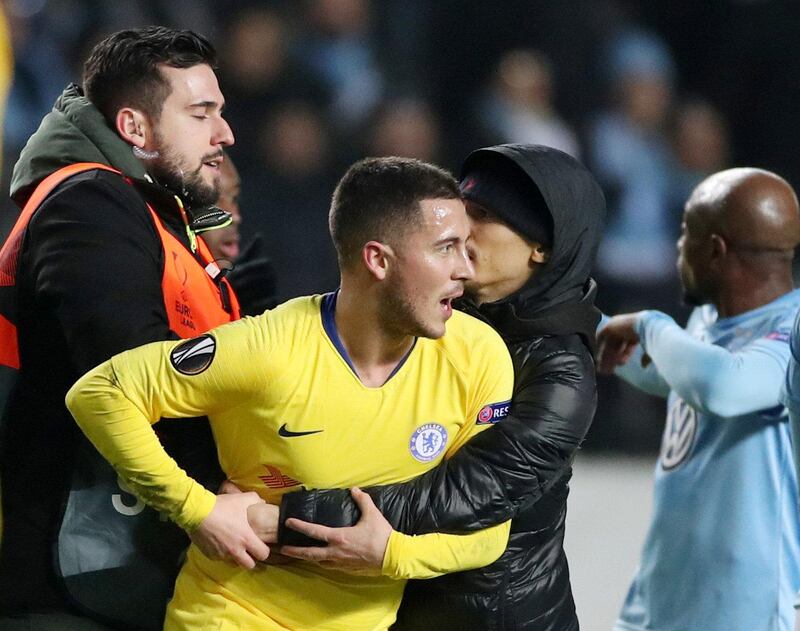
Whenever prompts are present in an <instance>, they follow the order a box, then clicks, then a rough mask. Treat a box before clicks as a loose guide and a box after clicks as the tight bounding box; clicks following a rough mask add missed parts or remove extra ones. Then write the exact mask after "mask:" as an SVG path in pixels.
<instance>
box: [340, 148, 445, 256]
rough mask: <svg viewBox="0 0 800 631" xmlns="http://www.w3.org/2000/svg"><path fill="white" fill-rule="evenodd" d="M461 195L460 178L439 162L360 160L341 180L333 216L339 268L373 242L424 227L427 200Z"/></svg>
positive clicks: (386, 159) (396, 159) (386, 240)
mask: <svg viewBox="0 0 800 631" xmlns="http://www.w3.org/2000/svg"><path fill="white" fill-rule="evenodd" d="M460 197H461V194H460V192H459V190H458V182H456V180H455V178H453V176H452V175H451V174H450V173H448V172H447V171H445V170H444V169H441V168H439V167H437V166H435V165H433V164H428V163H427V162H422V161H421V160H415V159H412V158H394V157H391V158H365V159H364V160H360V161H358V162H356V163H355V164H353V165H352V166H351V167H350V168H349V169H348V170H347V173H345V174H344V176H343V177H342V179H341V180H339V184H337V186H336V190H335V191H334V193H333V200H332V202H331V209H330V214H329V216H328V221H329V226H330V231H331V237H332V238H333V244H334V246H336V252H337V254H338V256H339V266H340V267H342V268H346V267H348V266H350V265H352V264H354V263H355V262H356V261H358V260H359V257H360V255H361V248H362V247H363V246H364V244H365V243H367V242H368V241H381V242H384V243H386V242H388V241H390V240H392V238H394V239H396V238H397V237H398V236H401V235H403V234H404V233H405V231H406V229H408V228H410V227H415V226H419V225H421V223H422V221H421V220H422V214H421V209H420V202H421V201H423V200H425V199H459V198H460Z"/></svg>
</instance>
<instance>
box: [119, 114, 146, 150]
mask: <svg viewBox="0 0 800 631" xmlns="http://www.w3.org/2000/svg"><path fill="white" fill-rule="evenodd" d="M114 122H115V124H116V127H117V133H118V134H119V135H120V137H121V138H122V139H123V140H124V141H126V142H127V143H128V144H130V145H133V146H134V147H139V148H140V149H144V148H145V146H146V145H147V144H148V142H152V135H153V134H152V130H151V127H150V121H149V120H148V118H147V116H145V115H144V113H142V112H141V111H140V110H137V109H133V108H132V107H123V108H122V109H121V110H119V111H118V112H117V117H116V120H115V121H114Z"/></svg>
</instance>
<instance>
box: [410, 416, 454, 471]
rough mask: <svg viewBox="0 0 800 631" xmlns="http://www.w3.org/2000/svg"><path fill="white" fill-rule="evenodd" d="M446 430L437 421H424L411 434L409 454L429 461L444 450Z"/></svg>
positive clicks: (421, 460)
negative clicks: (424, 422)
mask: <svg viewBox="0 0 800 631" xmlns="http://www.w3.org/2000/svg"><path fill="white" fill-rule="evenodd" d="M446 445H447V430H446V429H445V428H444V427H443V426H441V425H439V424H438V423H426V424H425V425H423V426H422V427H418V428H417V429H416V431H415V432H414V433H413V434H411V442H410V444H409V447H410V448H411V455H412V456H414V458H416V459H417V460H419V461H420V462H430V461H431V460H433V459H434V458H436V456H438V455H439V454H440V453H442V452H443V451H444V448H445V446H446Z"/></svg>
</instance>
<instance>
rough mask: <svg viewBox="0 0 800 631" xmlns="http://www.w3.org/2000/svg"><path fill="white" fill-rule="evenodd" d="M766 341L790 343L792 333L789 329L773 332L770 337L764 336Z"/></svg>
mask: <svg viewBox="0 0 800 631" xmlns="http://www.w3.org/2000/svg"><path fill="white" fill-rule="evenodd" d="M764 339H767V340H775V341H777V342H788V341H789V340H790V339H791V331H789V330H788V329H785V330H780V329H779V330H777V331H773V332H772V333H770V334H769V335H766V336H764Z"/></svg>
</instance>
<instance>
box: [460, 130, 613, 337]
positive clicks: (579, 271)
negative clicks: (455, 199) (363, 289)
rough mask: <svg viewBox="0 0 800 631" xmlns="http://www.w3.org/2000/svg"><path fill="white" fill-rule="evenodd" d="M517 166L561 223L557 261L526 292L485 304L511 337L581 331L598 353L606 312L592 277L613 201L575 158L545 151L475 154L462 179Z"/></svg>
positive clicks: (499, 148) (553, 257)
mask: <svg viewBox="0 0 800 631" xmlns="http://www.w3.org/2000/svg"><path fill="white" fill-rule="evenodd" d="M508 163H512V164H514V165H516V166H517V167H518V168H519V169H520V170H521V171H522V172H523V173H524V174H525V175H526V176H527V177H529V178H530V180H531V182H532V183H533V184H534V185H535V186H536V188H538V189H539V192H540V193H541V195H542V197H543V198H544V201H545V203H546V205H547V209H548V210H549V212H550V215H551V216H552V219H553V243H552V251H551V253H550V258H549V260H548V261H547V263H546V264H544V265H543V266H541V267H540V268H539V270H538V271H537V273H536V275H535V276H533V278H531V280H530V281H529V282H528V283H527V284H526V285H525V286H524V287H522V288H521V289H520V290H519V291H517V292H515V293H513V294H512V295H510V296H508V297H507V298H504V299H503V300H500V301H497V302H494V303H487V304H483V305H481V307H480V309H479V311H480V313H481V314H482V315H483V316H484V317H485V318H486V319H487V320H489V321H490V322H491V323H492V324H493V325H494V326H495V328H497V329H498V331H499V332H500V333H501V334H502V335H503V336H504V337H506V338H507V339H510V338H516V337H518V336H519V335H528V336H532V335H554V334H565V333H578V334H580V335H582V336H583V337H584V339H585V340H586V342H587V344H588V345H589V346H590V347H592V348H593V347H594V327H595V326H596V324H597V322H598V321H599V311H598V310H597V309H596V307H594V296H595V292H596V285H595V284H594V281H592V280H591V278H590V273H591V270H592V267H593V265H594V257H595V254H596V253H597V247H598V245H599V242H600V237H601V236H602V231H603V222H604V219H605V213H606V203H605V198H604V196H603V191H602V190H601V189H600V185H599V184H598V183H597V181H596V180H595V178H594V176H592V174H591V173H590V172H589V171H588V170H587V169H586V168H585V167H584V166H583V165H582V164H581V163H580V162H578V161H577V160H576V159H575V158H573V157H572V156H570V155H568V154H566V153H564V152H563V151H559V150H557V149H553V148H552V147H545V146H542V145H520V144H509V145H496V146H494V147H486V148H483V149H478V150H477V151H474V152H472V153H471V154H470V155H469V156H468V157H467V159H466V160H465V161H464V165H463V166H462V169H461V173H462V177H463V175H464V174H466V173H468V172H470V171H475V170H478V171H480V170H481V169H492V168H493V165H496V167H500V168H508Z"/></svg>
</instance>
